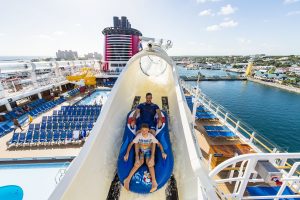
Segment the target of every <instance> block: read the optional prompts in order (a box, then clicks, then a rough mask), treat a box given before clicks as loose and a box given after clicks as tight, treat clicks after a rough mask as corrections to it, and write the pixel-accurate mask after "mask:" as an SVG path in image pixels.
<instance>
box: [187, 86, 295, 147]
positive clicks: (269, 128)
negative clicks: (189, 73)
mask: <svg viewBox="0 0 300 200" xmlns="http://www.w3.org/2000/svg"><path fill="white" fill-rule="evenodd" d="M190 83H191V84H194V85H195V84H196V82H190ZM199 86H200V88H201V91H202V92H203V93H204V94H206V95H207V96H208V97H210V98H211V99H212V100H213V101H215V102H216V103H218V104H220V105H222V106H223V107H225V108H226V109H227V110H228V111H229V112H231V113H232V114H234V115H235V116H236V117H237V118H239V119H241V120H242V121H243V122H246V123H247V124H249V125H250V126H251V127H253V128H254V129H255V130H257V131H258V133H260V134H261V135H263V136H264V137H265V138H268V139H269V140H271V141H272V142H273V143H275V144H277V145H278V146H279V147H281V148H282V149H284V150H288V151H289V152H300V95H299V94H296V93H292V92H288V91H285V90H282V89H278V88H274V87H270V86H266V85H262V84H259V83H254V82H251V81H203V82H200V83H199Z"/></svg>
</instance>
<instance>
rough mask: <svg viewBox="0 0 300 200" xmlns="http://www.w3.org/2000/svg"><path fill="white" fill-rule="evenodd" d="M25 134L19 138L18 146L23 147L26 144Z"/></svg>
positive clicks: (21, 134)
mask: <svg viewBox="0 0 300 200" xmlns="http://www.w3.org/2000/svg"><path fill="white" fill-rule="evenodd" d="M25 135H26V134H25V133H20V136H19V140H18V145H23V144H24V142H25Z"/></svg>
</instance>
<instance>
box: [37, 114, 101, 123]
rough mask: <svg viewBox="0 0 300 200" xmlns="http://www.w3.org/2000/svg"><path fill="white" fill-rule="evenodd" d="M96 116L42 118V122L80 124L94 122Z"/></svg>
mask: <svg viewBox="0 0 300 200" xmlns="http://www.w3.org/2000/svg"><path fill="white" fill-rule="evenodd" d="M97 118H98V116H65V115H57V116H43V119H42V122H43V123H44V122H62V121H63V122H82V121H92V122H95V121H96V120H97Z"/></svg>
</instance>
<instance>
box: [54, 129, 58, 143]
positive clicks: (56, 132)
mask: <svg viewBox="0 0 300 200" xmlns="http://www.w3.org/2000/svg"><path fill="white" fill-rule="evenodd" d="M58 141H59V132H58V131H54V133H53V142H58Z"/></svg>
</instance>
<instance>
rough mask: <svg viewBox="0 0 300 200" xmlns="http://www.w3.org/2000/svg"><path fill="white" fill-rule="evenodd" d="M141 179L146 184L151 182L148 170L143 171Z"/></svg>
mask: <svg viewBox="0 0 300 200" xmlns="http://www.w3.org/2000/svg"><path fill="white" fill-rule="evenodd" d="M143 181H144V183H146V184H147V185H148V184H152V178H151V175H150V173H149V172H147V171H144V175H143Z"/></svg>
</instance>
